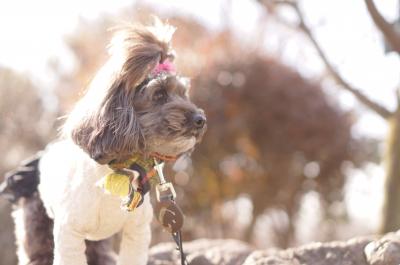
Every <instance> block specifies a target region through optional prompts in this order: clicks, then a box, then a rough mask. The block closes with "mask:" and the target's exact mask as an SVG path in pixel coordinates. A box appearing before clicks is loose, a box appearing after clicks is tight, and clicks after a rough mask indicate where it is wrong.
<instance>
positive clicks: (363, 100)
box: [289, 0, 393, 119]
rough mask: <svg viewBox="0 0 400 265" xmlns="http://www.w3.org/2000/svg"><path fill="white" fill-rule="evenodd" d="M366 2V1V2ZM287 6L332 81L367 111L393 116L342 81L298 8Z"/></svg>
mask: <svg viewBox="0 0 400 265" xmlns="http://www.w3.org/2000/svg"><path fill="white" fill-rule="evenodd" d="M366 1H368V0H366ZM289 6H291V7H293V9H294V11H295V12H296V14H297V16H298V18H299V28H300V29H301V30H302V31H303V32H304V33H305V34H306V36H307V37H308V38H309V40H310V41H311V43H312V44H313V46H314V48H315V49H316V50H317V52H318V55H319V56H320V58H321V60H322V61H323V63H324V64H325V67H326V68H327V70H328V71H329V73H330V74H331V75H332V77H333V78H334V80H335V81H336V82H337V83H338V84H339V85H341V87H342V88H343V89H345V90H347V91H349V92H350V93H352V94H353V95H354V96H355V97H356V98H357V99H358V100H359V101H360V102H361V103H363V104H364V105H365V106H367V107H368V108H369V109H371V110H372V111H374V112H375V113H377V114H378V115H379V116H381V117H382V118H384V119H387V118H389V117H391V116H392V115H393V113H392V112H391V111H389V110H388V109H387V108H385V107H384V106H382V105H380V104H379V103H377V102H374V101H373V100H371V99H370V98H369V97H367V96H366V95H364V94H363V93H362V92H361V91H360V90H359V89H357V88H355V87H354V86H352V85H350V84H349V83H348V82H347V81H345V80H344V79H343V77H342V76H341V75H340V74H339V72H338V71H337V70H336V69H335V67H334V66H333V65H332V63H331V62H330V61H329V59H328V58H327V56H326V55H325V52H324V51H323V50H322V48H321V45H320V44H319V43H318V41H317V40H316V38H315V37H314V35H313V34H312V32H311V30H310V28H309V27H308V25H307V24H306V22H305V20H304V15H303V13H302V11H301V10H300V8H299V6H298V5H297V3H296V2H290V4H289Z"/></svg>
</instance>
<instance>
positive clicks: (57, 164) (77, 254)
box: [39, 139, 153, 265]
mask: <svg viewBox="0 0 400 265" xmlns="http://www.w3.org/2000/svg"><path fill="white" fill-rule="evenodd" d="M39 169H40V185H39V192H40V196H41V198H42V200H43V203H44V205H45V208H46V211H47V213H48V214H49V216H50V217H51V218H53V219H54V242H55V250H54V263H53V264H54V265H85V264H87V262H86V258H85V243H84V240H85V239H89V240H101V239H104V238H107V237H110V236H112V235H113V234H115V233H117V232H119V231H122V242H121V246H120V253H119V258H118V265H133V264H138V265H144V264H146V263H147V254H148V247H149V244H150V238H151V232H150V222H151V219H152V215H153V210H152V206H151V204H150V201H149V196H148V195H146V196H145V199H144V202H143V204H142V205H141V206H140V207H139V208H137V209H135V211H134V212H133V213H128V212H125V211H123V210H122V209H121V208H120V204H121V199H120V198H119V197H116V196H112V195H109V194H106V193H104V191H103V190H102V189H101V188H99V187H97V186H96V183H97V182H98V181H99V180H100V179H101V178H102V177H104V176H105V175H106V174H107V173H109V172H110V169H109V168H108V166H106V165H99V164H98V163H96V162H95V161H93V160H92V159H91V158H90V157H89V156H88V155H87V154H86V153H85V152H83V151H82V150H81V149H80V148H79V147H78V146H76V145H75V144H74V143H73V142H72V140H69V139H67V140H62V141H59V142H56V143H53V144H51V145H50V146H48V148H47V149H46V151H45V153H44V155H43V157H42V158H41V161H40V167H39Z"/></svg>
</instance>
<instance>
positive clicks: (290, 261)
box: [148, 232, 400, 265]
mask: <svg viewBox="0 0 400 265" xmlns="http://www.w3.org/2000/svg"><path fill="white" fill-rule="evenodd" d="M175 247H176V246H175V244H174V243H161V244H158V245H156V246H154V247H153V248H152V249H151V251H150V260H149V263H148V264H149V265H167V264H168V265H174V264H177V265H180V256H179V252H178V251H177V250H176V248H175ZM184 250H185V253H186V256H187V260H188V262H189V264H190V265H214V264H215V265H239V264H240V265H261V264H263V265H399V264H400V232H396V233H390V234H387V235H385V236H383V237H382V238H380V239H376V237H363V238H355V239H351V240H348V241H343V242H339V241H338V242H329V243H311V244H308V245H305V246H301V247H296V248H289V249H286V250H281V249H267V250H255V249H253V248H252V247H251V246H249V245H247V244H245V243H243V242H240V241H237V240H211V239H200V240H195V241H192V242H185V243H184Z"/></svg>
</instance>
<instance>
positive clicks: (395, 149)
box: [259, 0, 400, 233]
mask: <svg viewBox="0 0 400 265" xmlns="http://www.w3.org/2000/svg"><path fill="white" fill-rule="evenodd" d="M259 2H260V3H262V4H264V6H265V7H266V8H267V9H269V10H270V11H271V7H274V6H275V5H277V4H278V5H280V4H283V5H288V6H290V7H292V8H293V10H294V11H295V13H296V14H297V17H298V18H299V24H298V29H299V30H300V31H302V32H303V33H304V34H305V35H306V36H307V37H308V39H309V40H310V42H311V44H312V45H313V46H314V47H315V49H316V50H317V52H318V54H319V56H320V58H321V60H322V61H323V63H324V64H325V67H326V69H327V70H328V72H329V73H330V76H331V78H333V79H334V80H335V81H336V82H337V83H338V84H339V85H340V87H341V88H343V89H345V90H347V91H349V92H350V93H352V94H353V95H354V96H355V98H357V99H358V100H359V101H360V102H361V103H362V104H364V105H365V106H366V107H367V108H368V109H369V110H371V111H372V112H374V113H376V114H377V115H378V116H380V117H381V118H382V119H384V120H385V121H387V122H388V124H389V127H390V130H389V132H388V135H387V141H386V155H385V157H384V162H385V165H386V184H385V193H384V195H385V199H384V207H383V218H382V224H381V228H380V231H381V232H382V233H385V232H391V231H395V230H397V229H399V227H400V208H399V207H400V85H399V86H398V88H397V90H396V92H395V94H396V97H397V107H396V109H395V110H394V111H390V110H388V109H387V108H386V107H384V106H382V105H380V104H379V103H377V102H376V101H374V100H372V99H370V98H368V97H367V96H366V95H364V94H363V93H362V92H361V91H360V90H359V89H358V88H356V87H354V86H352V85H351V84H349V83H348V82H347V81H346V80H345V79H344V78H343V77H342V76H341V75H340V73H339V72H338V71H337V70H336V67H335V66H334V65H333V64H332V63H331V61H330V60H329V59H328V57H327V56H326V54H325V52H324V50H323V49H322V47H321V45H320V44H319V42H318V41H317V39H316V38H315V37H314V34H313V32H312V29H310V27H309V26H308V25H307V23H306V22H305V20H304V15H303V12H302V10H301V9H300V7H299V5H298V2H297V1H280V0H276V1H275V0H260V1H259ZM364 2H365V4H366V7H367V10H368V12H369V15H370V17H371V20H372V21H373V22H374V24H375V26H376V28H377V30H378V31H379V32H380V33H381V34H382V36H383V37H384V41H385V44H386V45H387V46H388V47H390V51H391V52H395V53H397V54H400V31H399V28H398V23H389V22H388V21H387V20H386V19H385V18H384V17H383V16H382V14H381V13H380V12H379V10H378V9H377V7H376V6H375V4H374V1H373V0H364Z"/></svg>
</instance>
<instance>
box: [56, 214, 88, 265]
mask: <svg viewBox="0 0 400 265" xmlns="http://www.w3.org/2000/svg"><path fill="white" fill-rule="evenodd" d="M85 248H86V246H85V239H84V237H83V236H82V235H81V234H80V233H78V232H77V231H76V230H74V229H73V228H72V227H70V226H68V224H63V225H61V224H57V222H55V223H54V263H53V265H72V264H73V265H87V262H86V256H85Z"/></svg>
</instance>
